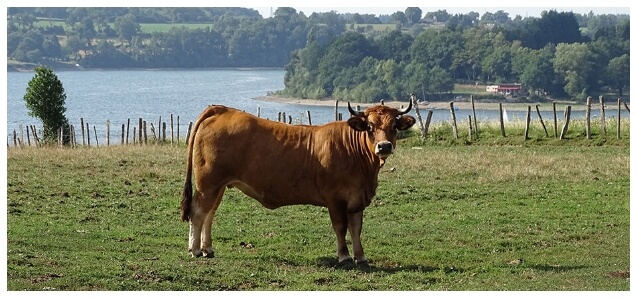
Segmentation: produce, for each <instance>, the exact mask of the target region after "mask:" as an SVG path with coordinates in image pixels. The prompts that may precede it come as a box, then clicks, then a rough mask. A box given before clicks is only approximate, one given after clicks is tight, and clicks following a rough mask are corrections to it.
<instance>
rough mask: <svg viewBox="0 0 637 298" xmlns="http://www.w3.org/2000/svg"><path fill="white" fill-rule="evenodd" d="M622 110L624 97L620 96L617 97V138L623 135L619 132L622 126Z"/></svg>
mask: <svg viewBox="0 0 637 298" xmlns="http://www.w3.org/2000/svg"><path fill="white" fill-rule="evenodd" d="M621 112H622V99H621V98H618V99H617V139H618V140H619V139H621V138H622V137H621V135H620V134H619V132H620V127H621V122H622V120H621V114H622V113H621Z"/></svg>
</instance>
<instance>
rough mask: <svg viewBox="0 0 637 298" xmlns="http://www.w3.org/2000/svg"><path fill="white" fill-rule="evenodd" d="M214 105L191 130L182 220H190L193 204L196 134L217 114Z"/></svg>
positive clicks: (182, 200) (205, 111) (199, 118)
mask: <svg viewBox="0 0 637 298" xmlns="http://www.w3.org/2000/svg"><path fill="white" fill-rule="evenodd" d="M215 111H216V110H215V109H214V106H208V108H206V109H205V110H204V111H203V112H201V114H200V115H199V117H198V118H197V121H196V122H195V125H194V126H193V127H192V130H191V131H190V138H189V139H188V147H187V148H188V149H187V150H188V159H187V161H186V181H185V182H184V194H183V196H182V197H181V220H182V221H189V220H190V210H191V205H192V155H193V147H194V144H195V135H196V134H197V130H199V125H200V124H201V123H202V122H203V121H204V120H206V119H207V118H209V117H211V116H213V115H215Z"/></svg>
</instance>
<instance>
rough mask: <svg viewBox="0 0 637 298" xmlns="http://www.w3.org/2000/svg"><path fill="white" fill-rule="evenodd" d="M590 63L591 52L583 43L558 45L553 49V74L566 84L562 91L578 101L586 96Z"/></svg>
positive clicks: (590, 68)
mask: <svg viewBox="0 0 637 298" xmlns="http://www.w3.org/2000/svg"><path fill="white" fill-rule="evenodd" d="M590 61H591V52H590V51H589V50H588V46H587V45H586V44H585V43H571V44H568V43H560V44H558V45H557V47H556V49H555V59H554V60H553V67H554V68H555V72H556V73H557V74H558V75H560V76H561V77H562V78H563V79H564V82H565V83H566V84H565V85H564V91H566V93H567V94H568V95H570V96H572V97H573V98H576V99H578V100H584V98H586V96H587V94H586V93H587V90H588V87H589V86H588V85H587V84H586V80H587V78H588V76H589V74H590V72H591V70H592V69H593V68H592V65H591V62H590Z"/></svg>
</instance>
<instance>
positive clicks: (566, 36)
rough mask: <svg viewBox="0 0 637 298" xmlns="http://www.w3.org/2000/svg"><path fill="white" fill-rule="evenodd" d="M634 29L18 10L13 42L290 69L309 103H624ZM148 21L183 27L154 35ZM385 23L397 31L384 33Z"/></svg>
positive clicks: (69, 57)
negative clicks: (484, 94) (515, 94)
mask: <svg viewBox="0 0 637 298" xmlns="http://www.w3.org/2000/svg"><path fill="white" fill-rule="evenodd" d="M43 20H64V25H53V22H52V21H51V22H50V23H49V24H50V25H48V26H47V25H46V23H47V22H46V21H43ZM629 22H630V21H629V17H628V16H627V15H594V14H593V13H592V12H591V13H589V14H574V13H571V12H556V11H545V12H543V13H542V15H541V17H539V18H535V17H528V18H522V17H520V16H515V17H514V18H513V19H511V18H510V17H509V15H508V13H506V12H504V11H496V12H495V13H489V12H488V13H484V14H483V15H482V16H480V15H479V14H478V13H475V12H470V13H467V14H454V15H451V14H448V13H447V12H446V10H438V11H435V12H427V13H425V14H424V15H423V12H422V11H421V10H420V9H419V8H417V7H408V8H407V9H406V10H405V11H404V12H402V11H397V12H395V13H393V14H391V15H381V16H374V15H361V14H339V13H336V12H334V11H332V12H327V13H313V14H312V15H310V16H309V17H308V16H305V15H304V14H303V13H302V12H297V11H296V10H295V9H293V8H286V7H282V8H277V10H276V11H275V12H274V14H273V16H272V17H269V18H263V17H262V16H260V15H259V13H258V12H257V11H256V10H253V9H247V8H59V7H58V8H8V22H7V25H8V36H7V43H8V56H9V58H10V59H12V60H18V61H23V62H33V63H41V64H46V62H47V61H63V62H67V63H72V64H75V63H77V64H79V65H81V66H83V67H85V68H128V67H142V68H163V67H180V68H190V67H198V68H201V67H206V68H210V67H285V69H286V75H285V86H286V87H285V90H284V93H285V94H287V95H291V96H296V97H304V98H324V97H328V96H332V97H335V98H337V99H350V100H355V101H360V100H361V99H365V100H366V101H375V100H378V99H380V98H397V99H400V98H405V97H406V96H407V94H409V93H411V92H418V93H419V94H422V96H426V97H427V98H432V97H433V98H435V96H437V95H440V94H447V93H449V92H450V91H451V90H453V84H454V83H471V84H473V83H475V82H480V83H497V82H519V83H522V84H524V85H526V86H527V87H528V88H529V89H530V91H531V94H532V95H533V96H540V95H544V94H550V95H551V96H554V97H557V96H569V97H573V98H578V99H583V98H585V95H588V94H590V93H591V92H601V91H602V90H605V88H606V89H612V90H614V91H616V92H617V93H619V94H620V96H621V94H622V92H623V89H624V88H626V87H627V86H628V81H629V63H628V62H629V52H630V38H629V36H630V23H629ZM147 23H175V24H176V25H175V26H174V27H172V28H171V29H170V30H168V31H165V32H162V31H148V30H142V29H141V28H142V27H141V25H142V24H147ZM177 23H178V25H177ZM189 23H192V24H194V23H197V24H202V23H205V25H204V26H202V25H198V26H194V27H193V26H186V25H187V24H189ZM383 23H384V24H389V25H393V26H388V27H385V28H387V29H382V30H379V29H374V26H373V25H374V24H383Z"/></svg>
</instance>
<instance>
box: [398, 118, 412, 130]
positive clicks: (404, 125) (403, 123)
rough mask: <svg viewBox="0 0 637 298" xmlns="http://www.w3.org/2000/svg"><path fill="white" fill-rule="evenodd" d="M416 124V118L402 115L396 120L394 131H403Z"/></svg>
mask: <svg viewBox="0 0 637 298" xmlns="http://www.w3.org/2000/svg"><path fill="white" fill-rule="evenodd" d="M414 124H416V118H414V117H412V116H409V115H402V116H400V117H399V118H398V120H396V129H398V130H405V129H409V128H410V127H412V126H413V125H414Z"/></svg>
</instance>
